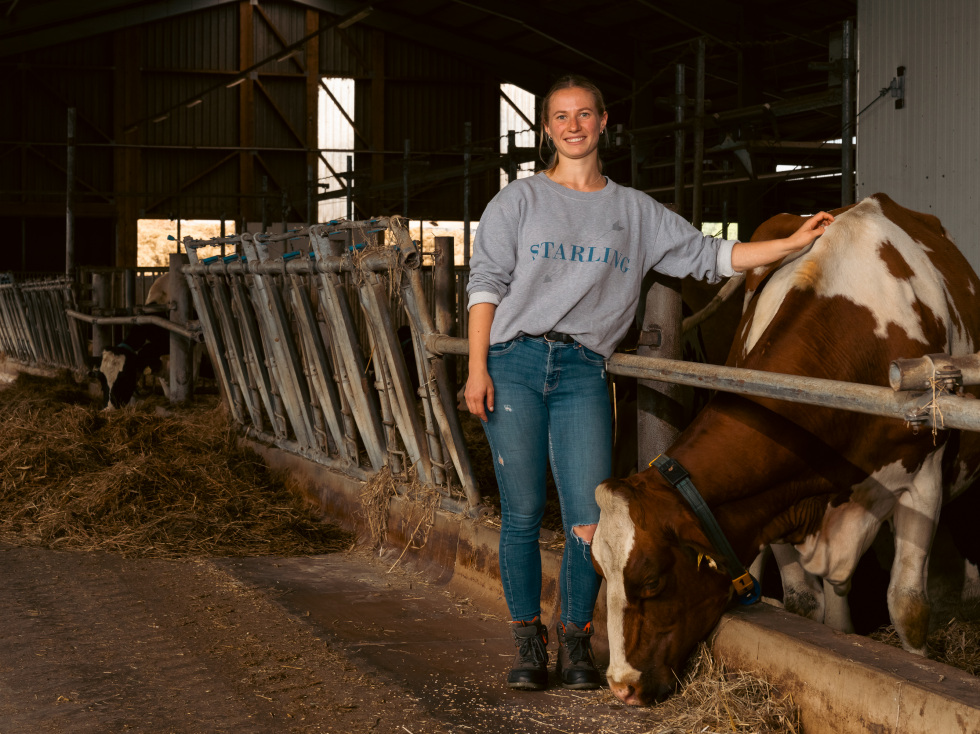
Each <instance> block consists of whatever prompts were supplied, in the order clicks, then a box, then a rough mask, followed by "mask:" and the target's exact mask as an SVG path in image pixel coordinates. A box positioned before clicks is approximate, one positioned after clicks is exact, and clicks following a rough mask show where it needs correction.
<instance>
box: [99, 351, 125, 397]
mask: <svg viewBox="0 0 980 734" xmlns="http://www.w3.org/2000/svg"><path fill="white" fill-rule="evenodd" d="M125 364H126V355H125V354H115V353H113V352H103V353H102V365H101V366H100V367H99V371H100V372H101V373H102V374H103V375H104V376H105V381H106V384H107V385H108V386H109V389H112V386H113V385H115V384H116V380H117V379H119V375H120V374H121V373H122V371H123V367H124V366H125Z"/></svg>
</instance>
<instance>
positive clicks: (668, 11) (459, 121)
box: [0, 0, 856, 272]
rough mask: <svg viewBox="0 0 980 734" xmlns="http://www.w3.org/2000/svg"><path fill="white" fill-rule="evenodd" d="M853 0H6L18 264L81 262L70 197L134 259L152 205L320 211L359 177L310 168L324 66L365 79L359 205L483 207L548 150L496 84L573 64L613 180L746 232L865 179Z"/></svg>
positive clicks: (356, 122)
mask: <svg viewBox="0 0 980 734" xmlns="http://www.w3.org/2000/svg"><path fill="white" fill-rule="evenodd" d="M855 12H856V2H855V0H829V1H825V2H819V3H818V2H812V1H804V2H796V3H786V2H782V1H779V2H777V1H776V0H749V1H746V2H733V1H730V0H702V1H700V2H694V3H690V2H687V3H685V2H681V1H679V0H658V1H657V2H653V1H650V0H616V1H615V2H608V3H587V2H582V1H581V0H566V1H565V2H561V3H559V2H553V1H551V0H539V1H537V2H530V3H529V2H521V3H518V2H489V1H488V0H475V1H472V2H471V1H464V0H417V1H414V2H410V3H409V2H395V1H392V0H387V1H386V0H378V1H377V2H373V3H363V4H362V3H356V2H349V1H346V0H291V1H288V2H285V1H275V2H274V1H272V0H269V1H265V0H263V1H262V2H255V1H254V0H253V1H247V0H171V1H170V2H164V0H103V1H102V2H99V3H78V2H73V1H69V0H3V2H0V39H2V41H3V43H2V45H0V64H2V66H3V75H2V81H0V85H2V89H3V95H4V98H5V99H6V100H7V109H8V110H9V112H8V114H6V115H4V116H3V117H2V118H0V130H2V132H0V159H2V161H3V165H2V166H0V177H2V181H0V191H2V192H3V193H2V196H0V223H2V225H3V227H4V230H5V232H7V236H6V237H5V239H4V242H3V245H2V246H0V270H11V271H15V272H25V271H32V272H33V271H49V272H58V271H63V266H62V261H63V260H64V258H63V257H62V255H63V251H64V244H63V243H64V241H65V236H66V235H65V230H66V225H65V219H66V205H67V202H68V201H69V197H70V202H71V204H70V208H71V209H72V213H73V215H74V217H75V220H76V224H75V227H74V232H73V237H74V241H75V260H76V263H75V264H76V265H79V266H89V265H93V266H97V265H109V266H117V267H125V266H130V267H131V266H133V265H135V263H136V242H137V241H136V226H137V221H138V220H139V219H141V218H158V219H219V218H222V219H229V220H232V219H233V220H235V221H236V222H240V223H248V222H260V221H264V220H265V219H269V220H271V221H280V220H282V221H286V220H288V221H291V222H309V221H311V219H315V217H311V212H312V211H313V210H314V205H313V202H314V200H315V198H317V197H320V198H327V197H336V196H346V193H347V192H346V187H343V188H338V187H337V186H336V185H333V186H332V187H331V188H329V189H328V188H323V187H322V186H318V185H317V181H316V179H317V178H318V176H317V174H316V171H317V164H318V159H322V158H323V153H324V151H322V150H320V149H319V145H318V139H317V95H318V93H319V90H320V88H321V86H322V82H321V79H322V78H324V77H343V78H346V79H353V80H354V85H355V103H354V114H353V115H352V116H349V117H350V119H349V122H350V123H351V124H352V126H353V129H354V131H355V137H354V140H355V143H354V146H353V149H351V150H348V151H346V152H347V153H348V154H350V155H352V156H353V163H354V165H353V170H354V173H353V186H352V195H353V203H354V212H353V216H354V218H364V217H370V216H376V215H384V214H404V215H407V216H408V217H410V218H412V219H415V220H466V219H473V220H478V219H479V216H480V213H481V212H482V210H483V208H484V206H485V205H486V203H487V201H489V199H490V198H491V197H492V196H493V195H494V193H496V191H497V190H498V189H499V179H500V171H504V172H507V171H508V170H509V168H510V167H511V165H512V164H513V165H516V164H517V163H519V162H524V161H529V160H538V162H539V163H540V160H539V159H538V152H537V150H536V149H535V148H531V147H516V146H515V147H514V148H512V149H511V150H510V154H508V153H507V152H506V151H507V147H506V145H504V147H503V150H504V152H503V153H502V152H501V138H503V139H504V141H505V142H506V133H504V134H503V135H502V134H501V131H500V115H501V112H500V108H501V107H500V106H501V99H502V97H501V89H500V85H501V83H504V82H508V83H512V84H515V85H517V86H519V87H522V88H523V89H525V90H528V91H529V92H532V93H533V94H535V95H537V99H538V101H539V102H540V97H541V95H542V94H544V92H545V91H546V90H547V89H548V87H549V86H550V84H551V82H552V81H553V80H554V79H555V78H557V77H558V76H560V75H562V74H564V73H569V72H571V73H578V74H583V75H585V76H587V77H590V78H592V79H593V80H595V81H596V82H597V84H598V85H599V87H600V88H601V89H602V90H603V91H604V94H605V97H606V102H607V105H608V109H609V119H610V123H609V124H610V129H611V131H612V132H613V134H612V135H611V136H610V140H609V144H608V146H607V147H606V148H605V149H604V150H603V152H602V155H603V158H604V160H605V163H606V171H607V172H608V173H609V175H610V176H611V177H613V179H614V180H616V181H618V182H621V183H630V184H632V185H633V186H635V187H637V188H641V189H643V190H645V191H648V192H649V193H650V194H651V195H653V196H654V197H656V198H657V199H658V200H660V201H662V202H670V203H673V202H675V200H676V199H677V198H678V194H679V192H681V195H682V196H683V200H682V201H680V202H679V203H678V206H679V208H680V210H681V211H682V212H683V213H684V214H685V216H687V217H688V218H689V219H699V220H702V221H709V222H737V223H738V224H739V226H740V230H739V231H740V232H741V233H742V236H743V237H744V236H747V235H746V233H750V232H751V231H752V229H753V228H754V227H755V226H756V225H757V224H758V223H760V222H761V221H762V220H763V219H765V218H766V217H768V216H770V215H771V214H773V213H776V212H779V211H794V212H808V211H814V210H817V209H820V208H832V207H835V206H839V205H840V204H841V202H842V201H849V200H850V196H851V194H850V191H853V179H852V178H851V177H850V176H849V175H848V174H850V173H851V171H852V170H853V164H854V156H853V154H852V151H851V150H844V151H842V150H841V145H840V143H839V142H838V141H839V140H840V139H841V138H842V128H843V126H844V125H845V124H846V120H847V119H849V116H850V115H853V114H854V106H853V102H852V101H851V100H853V69H854V64H853V60H851V61H848V60H847V59H845V56H849V57H850V59H853V56H854V50H853V49H854V42H853V35H854V34H853V33H852V32H851V31H850V29H849V30H848V33H849V34H850V36H851V43H850V52H849V54H846V53H845V45H844V42H843V38H844V36H845V22H846V21H848V19H850V18H852V17H853V15H854V14H855ZM699 59H700V61H699ZM678 70H680V71H678ZM699 79H701V80H702V81H701V82H699ZM679 83H680V84H682V85H683V87H682V88H683V92H682V94H683V96H682V97H678V90H679V89H680V87H678V84H679ZM702 90H703V91H702ZM678 99H682V100H683V102H682V104H680V105H678V104H677V101H678ZM699 100H700V101H699ZM701 105H703V114H699V113H700V112H701V109H700V106H701ZM70 110H74V113H73V114H74V115H75V117H74V119H75V125H74V136H73V137H71V138H70V136H69V130H68V118H69V114H70ZM522 114H523V113H522ZM524 117H527V115H524ZM677 120H683V122H679V123H678V122H677ZM532 122H537V121H536V120H531V119H527V120H524V121H523V123H522V124H525V123H526V124H525V127H526V128H531V127H532V125H531V124H530V123H532ZM535 126H536V125H535ZM467 130H469V133H467ZM699 131H703V140H702V139H700V137H701V136H700V135H699ZM467 135H468V136H469V140H470V142H469V143H468V144H467ZM680 140H683V144H682V147H679V141H680ZM828 141H831V142H828ZM69 159H71V160H69ZM467 159H468V164H467V162H466V160H467ZM842 161H843V163H842ZM696 164H697V165H696ZM777 166H778V167H779V170H777ZM69 167H71V168H73V170H74V177H73V181H72V185H71V186H69V185H68V169H69ZM787 167H796V168H799V169H802V170H797V171H790V170H787ZM842 167H843V169H844V176H843V180H842V176H841V171H842ZM467 168H468V172H469V175H468V176H467V175H466V172H467ZM332 173H337V174H338V177H337V178H336V179H334V181H336V180H345V181H346V180H347V179H346V178H345V176H344V173H345V172H344V171H332ZM678 174H679V175H678ZM681 182H683V187H682V186H681ZM699 182H700V185H699ZM320 183H323V182H322V181H321V182H320ZM406 205H407V206H406Z"/></svg>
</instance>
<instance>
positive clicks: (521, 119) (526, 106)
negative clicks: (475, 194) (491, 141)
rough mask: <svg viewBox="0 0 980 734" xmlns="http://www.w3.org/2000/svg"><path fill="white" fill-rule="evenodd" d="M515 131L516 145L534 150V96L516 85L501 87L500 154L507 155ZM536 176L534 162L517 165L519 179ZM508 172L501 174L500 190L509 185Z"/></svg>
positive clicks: (503, 85)
mask: <svg viewBox="0 0 980 734" xmlns="http://www.w3.org/2000/svg"><path fill="white" fill-rule="evenodd" d="M511 130H513V131H514V133H515V135H514V145H516V146H517V147H518V148H533V147H534V141H535V135H534V95H533V94H532V93H531V92H528V91H527V90H526V89H521V88H520V87H518V86H516V85H514V84H501V85H500V152H501V153H505V154H506V153H507V144H508V142H507V141H508V133H509V132H510V131H511ZM533 175H534V160H530V161H527V162H524V163H519V164H517V178H526V177H527V176H533ZM507 179H508V172H507V170H506V169H505V170H501V172H500V188H503V187H504V186H506V185H507Z"/></svg>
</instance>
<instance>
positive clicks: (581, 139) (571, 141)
mask: <svg viewBox="0 0 980 734" xmlns="http://www.w3.org/2000/svg"><path fill="white" fill-rule="evenodd" d="M583 140H585V136H584V135H582V136H579V137H577V138H565V142H566V143H581V142H582V141H583Z"/></svg>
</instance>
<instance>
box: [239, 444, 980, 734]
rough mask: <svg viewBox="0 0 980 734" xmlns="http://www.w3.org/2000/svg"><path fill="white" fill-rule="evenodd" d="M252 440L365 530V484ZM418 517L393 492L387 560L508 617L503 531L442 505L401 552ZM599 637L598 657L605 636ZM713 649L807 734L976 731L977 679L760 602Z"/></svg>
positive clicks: (551, 569) (546, 554)
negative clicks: (773, 696) (416, 542)
mask: <svg viewBox="0 0 980 734" xmlns="http://www.w3.org/2000/svg"><path fill="white" fill-rule="evenodd" d="M250 443H252V445H253V447H254V448H255V449H256V450H257V451H258V452H259V453H260V455H262V457H263V458H264V459H265V460H266V461H267V462H268V463H269V465H270V466H271V467H272V468H273V469H278V470H282V471H284V472H285V475H286V477H287V482H288V483H289V485H290V486H291V487H292V488H293V490H294V491H297V492H300V493H302V494H303V495H305V496H307V497H309V498H311V499H313V500H315V501H317V502H318V503H319V504H320V506H321V507H322V508H323V510H324V513H325V514H326V515H327V517H328V518H329V519H330V520H331V521H333V522H336V523H337V524H339V525H341V526H344V527H347V528H349V529H351V530H353V531H355V532H358V533H359V534H361V535H362V536H363V535H364V533H365V532H366V526H365V524H364V520H363V518H362V517H361V515H360V502H359V492H360V489H361V487H362V486H363V482H361V481H359V480H356V479H352V478H350V477H345V476H342V475H339V474H336V473H334V472H331V471H329V470H327V469H325V468H323V467H320V466H318V465H315V464H313V463H312V462H309V461H307V460H305V459H302V458H299V457H296V456H293V455H291V454H287V453H285V452H283V451H281V450H279V449H276V448H269V447H267V446H263V445H261V444H256V443H254V442H250ZM417 522H418V521H417V520H415V521H414V522H413V521H412V520H411V519H410V507H409V504H408V502H407V501H405V500H403V499H401V498H399V497H394V498H392V501H391V505H390V510H389V520H388V547H387V548H386V549H383V550H384V552H385V553H386V554H387V555H388V556H389V557H390V558H391V559H392V561H393V562H394V561H395V560H396V559H399V558H400V559H401V560H400V561H398V562H400V563H403V564H405V565H408V566H411V567H412V568H414V569H418V570H423V571H425V572H427V573H428V574H429V575H430V577H432V578H433V579H434V580H437V581H442V582H445V583H447V584H448V586H449V588H450V589H451V590H453V591H454V592H455V593H458V594H461V595H463V596H467V597H469V598H470V599H473V600H474V601H477V602H478V603H479V604H480V606H481V607H482V608H483V609H485V610H486V611H487V612H490V613H492V614H496V615H499V616H500V617H501V618H502V619H506V618H507V617H508V614H507V607H506V604H505V602H504V600H503V594H502V592H501V588H500V574H499V570H498V566H497V545H498V542H499V531H498V530H497V529H496V528H494V527H492V526H490V525H489V524H487V523H485V522H477V521H473V520H470V519H467V518H463V517H461V516H459V515H454V514H451V513H448V512H445V511H442V510H439V511H437V513H436V522H435V525H434V526H433V528H432V530H431V531H430V533H429V537H428V540H427V541H426V543H425V545H424V546H423V547H422V548H421V549H418V550H415V549H409V550H408V551H407V552H404V553H403V551H405V547H406V545H407V543H408V538H409V537H410V535H411V533H412V531H413V529H414V527H415V525H416V524H417ZM410 525H411V527H409V526H410ZM560 561H561V554H560V553H559V552H556V551H553V550H548V549H543V552H542V564H543V568H542V576H543V579H542V581H543V589H544V592H543V599H542V610H543V614H544V616H545V619H547V620H550V621H551V623H552V624H553V623H554V622H555V621H556V618H557V617H556V615H557V607H558V570H559V566H560ZM604 618H605V609H604V604H603V601H602V596H600V603H599V605H598V608H597V610H596V622H597V628H599V629H604V627H605V625H604V621H605V619H604ZM597 637H598V635H597ZM596 642H597V644H596V652H597V655H598V656H600V658H601V657H602V656H603V653H605V640H604V639H601V640H597V641H596ZM711 647H712V650H713V651H714V652H715V653H716V654H717V655H718V657H719V658H720V659H722V660H723V661H724V662H725V663H726V664H727V665H728V666H729V667H730V668H733V669H739V670H746V671H752V672H754V673H757V674H759V675H761V676H763V677H765V678H766V679H767V680H769V681H771V682H772V683H773V684H774V685H775V686H777V687H778V688H779V690H780V691H782V692H784V693H788V694H790V695H792V696H793V699H794V700H795V701H796V702H797V703H798V704H799V705H800V708H801V719H802V724H803V727H804V730H805V731H806V732H807V734H825V733H826V734H851V733H853V734H859V733H860V734H866V733H867V732H874V733H875V734H878V733H881V734H884V733H885V732H903V734H920V733H921V734H935V733H936V732H964V733H969V734H980V678H976V677H974V676H971V675H969V674H967V673H965V672H963V671H961V670H957V669H956V668H952V667H950V666H948V665H944V664H942V663H938V662H935V661H932V660H926V659H919V658H915V656H912V655H909V654H908V653H905V652H904V651H902V650H899V649H896V648H893V647H890V646H888V645H884V644H882V643H878V642H875V641H874V640H871V639H869V638H867V637H862V636H859V635H845V634H842V633H839V632H835V631H833V630H831V629H830V628H828V627H825V626H824V625H822V624H817V623H815V622H812V621H810V620H807V619H804V618H802V617H798V616H796V615H794V614H790V613H788V612H784V611H782V610H781V609H778V608H775V607H772V606H769V605H766V604H758V605H755V606H753V607H747V608H739V609H735V610H732V611H730V612H728V613H727V614H726V615H725V616H724V617H723V618H722V621H721V623H720V624H719V625H718V627H717V629H716V630H715V632H714V633H713V635H712V637H711Z"/></svg>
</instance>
